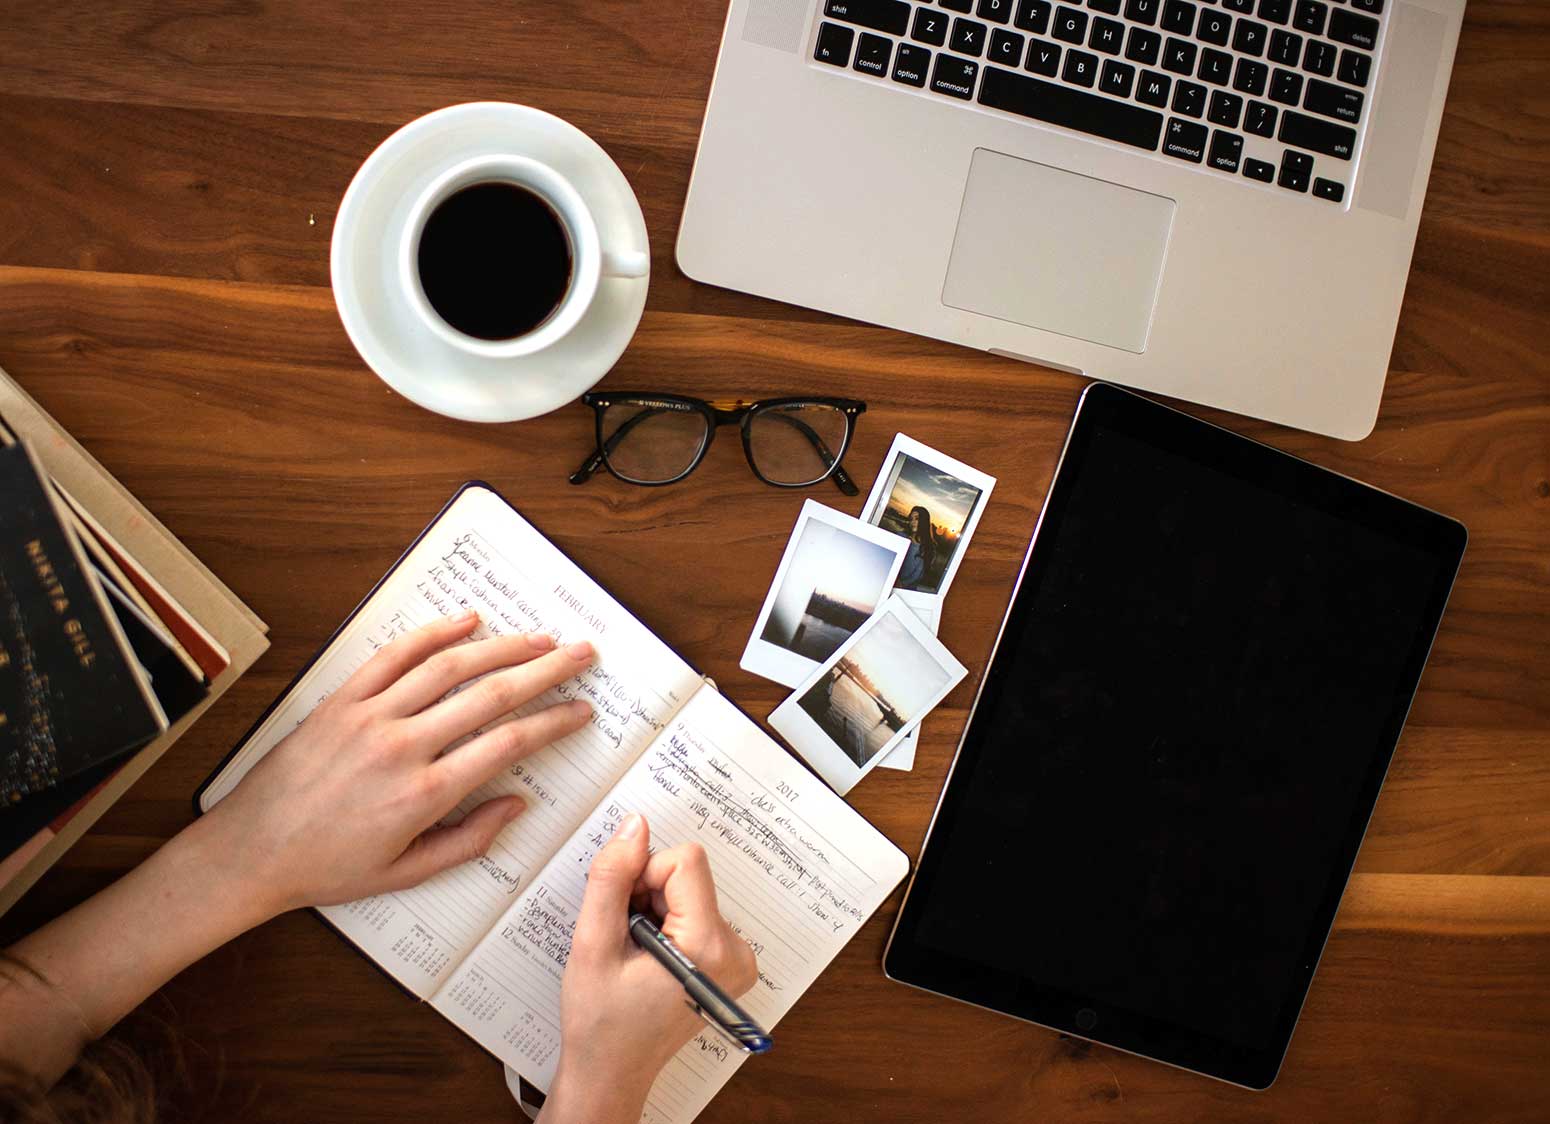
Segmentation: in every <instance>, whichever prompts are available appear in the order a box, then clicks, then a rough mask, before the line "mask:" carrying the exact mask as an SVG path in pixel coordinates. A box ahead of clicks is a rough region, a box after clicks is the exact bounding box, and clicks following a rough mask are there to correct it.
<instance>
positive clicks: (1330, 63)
mask: <svg viewBox="0 0 1550 1124" xmlns="http://www.w3.org/2000/svg"><path fill="white" fill-rule="evenodd" d="M1302 68H1303V69H1304V70H1307V71H1311V72H1312V73H1314V74H1319V75H1322V76H1323V77H1325V78H1328V77H1329V76H1330V75H1331V74H1333V73H1334V72H1335V48H1334V47H1333V46H1331V45H1330V44H1328V43H1326V42H1324V40H1322V39H1309V40H1308V49H1307V50H1305V51H1303V53H1302Z"/></svg>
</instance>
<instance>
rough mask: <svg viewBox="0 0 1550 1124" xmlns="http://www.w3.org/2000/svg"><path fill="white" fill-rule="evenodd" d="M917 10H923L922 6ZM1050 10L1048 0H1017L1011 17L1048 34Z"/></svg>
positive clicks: (1035, 32) (1043, 33) (1024, 26)
mask: <svg viewBox="0 0 1550 1124" xmlns="http://www.w3.org/2000/svg"><path fill="white" fill-rule="evenodd" d="M919 10H920V11H925V9H924V8H921V9H919ZM1050 10H1051V5H1050V3H1049V0H1017V14H1016V15H1015V16H1013V17H1012V23H1014V24H1015V25H1016V26H1018V27H1020V28H1022V29H1023V30H1024V31H1031V32H1033V34H1035V35H1048V34H1049V14H1050Z"/></svg>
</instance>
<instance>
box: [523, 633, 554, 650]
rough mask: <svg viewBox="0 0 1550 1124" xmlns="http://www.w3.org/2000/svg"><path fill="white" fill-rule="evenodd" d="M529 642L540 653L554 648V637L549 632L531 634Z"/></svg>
mask: <svg viewBox="0 0 1550 1124" xmlns="http://www.w3.org/2000/svg"><path fill="white" fill-rule="evenodd" d="M527 642H528V643H529V644H530V645H532V646H533V647H534V648H537V649H538V650H539V651H540V652H547V651H548V650H549V649H550V648H552V647H554V637H552V636H550V635H549V634H548V633H547V632H530V633H528V634H527Z"/></svg>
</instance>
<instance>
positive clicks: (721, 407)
mask: <svg viewBox="0 0 1550 1124" xmlns="http://www.w3.org/2000/svg"><path fill="white" fill-rule="evenodd" d="M581 401H582V402H583V403H584V404H585V405H588V406H591V407H592V409H593V410H594V411H595V413H596V420H597V451H596V452H594V453H593V454H592V455H591V456H589V457H588V458H587V459H586V460H585V461H584V462H583V463H582V465H581V467H580V468H578V469H577V470H576V471H575V472H573V473H571V475H570V482H571V483H572V484H584V483H586V482H587V481H588V480H590V479H591V478H592V474H593V473H595V472H596V471H597V470H598V469H599V468H603V467H606V468H607V469H608V471H609V472H611V473H612V474H613V475H614V476H617V477H618V478H619V479H620V480H623V481H624V482H625V483H627V484H643V485H647V486H654V485H658V484H674V483H677V482H678V481H679V480H682V479H683V478H684V477H685V476H688V475H689V473H691V472H693V471H694V470H695V469H696V468H698V467H699V466H700V462H701V461H702V460H704V459H705V454H706V452H707V451H708V450H709V449H710V442H711V439H712V438H713V437H715V435H716V430H717V429H718V428H719V427H721V426H723V425H737V426H738V427H739V428H740V429H741V430H742V434H743V453H744V455H745V456H747V458H748V467H749V468H751V469H753V474H754V475H755V476H757V477H758V478H759V479H760V480H763V481H764V482H765V483H766V484H773V485H774V486H775V487H777V488H805V487H808V486H809V485H811V484H816V483H818V482H819V481H820V480H823V479H824V478H826V477H827V478H830V479H832V480H833V481H834V484H835V486H836V487H837V488H839V490H840V491H842V492H844V493H845V494H846V495H847V496H854V495H856V494H857V489H856V485H855V484H854V483H853V482H852V481H851V479H850V476H849V475H848V474H847V473H846V472H845V469H844V468H842V467H841V466H840V460H841V458H843V457H844V456H845V450H846V449H848V448H850V439H851V436H852V435H853V434H854V433H855V431H856V418H857V417H858V416H859V415H861V414H862V413H864V412H865V411H866V403H865V402H857V401H855V400H854V399H850V398H766V399H764V400H762V401H759V402H743V401H741V400H739V401H737V402H706V401H704V400H702V399H699V398H685V397H682V396H681V395H677V394H643V393H640V392H637V391H608V392H602V391H599V392H595V393H592V394H583V395H582V396H581Z"/></svg>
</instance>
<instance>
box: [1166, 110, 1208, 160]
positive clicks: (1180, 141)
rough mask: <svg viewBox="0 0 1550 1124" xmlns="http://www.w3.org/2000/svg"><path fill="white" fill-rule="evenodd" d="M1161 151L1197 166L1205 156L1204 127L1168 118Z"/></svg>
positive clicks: (1191, 122) (1175, 118)
mask: <svg viewBox="0 0 1550 1124" xmlns="http://www.w3.org/2000/svg"><path fill="white" fill-rule="evenodd" d="M1163 151H1164V152H1166V153H1167V154H1168V155H1169V156H1174V157H1177V158H1178V159H1180V160H1188V161H1189V162H1190V163H1191V164H1199V163H1200V162H1201V161H1202V160H1204V159H1205V156H1206V127H1205V126H1204V125H1197V124H1195V123H1194V122H1193V121H1180V120H1179V119H1178V118H1177V117H1170V118H1168V131H1167V133H1166V134H1164V136H1163Z"/></svg>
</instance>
